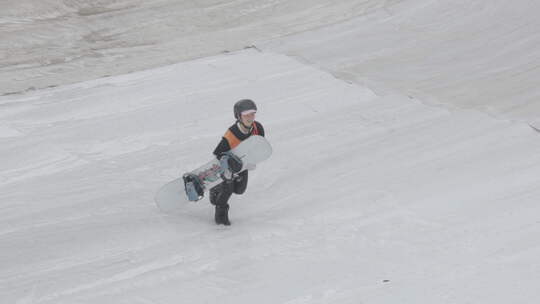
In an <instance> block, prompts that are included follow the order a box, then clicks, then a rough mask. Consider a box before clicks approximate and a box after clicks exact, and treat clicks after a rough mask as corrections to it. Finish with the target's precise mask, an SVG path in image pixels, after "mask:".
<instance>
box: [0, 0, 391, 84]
mask: <svg viewBox="0 0 540 304" xmlns="http://www.w3.org/2000/svg"><path fill="white" fill-rule="evenodd" d="M381 5H382V2H381V0H367V1H366V0H333V1H326V0H296V1H288V0H237V1H227V0H197V1H177V0H152V1H144V0H93V1H86V0H40V1H35V0H2V1H0V78H1V79H2V81H1V82H0V94H6V93H16V92H21V91H26V90H32V89H36V88H38V89H39V88H44V87H49V86H57V85H61V84H65V83H73V82H78V81H83V80H89V79H94V78H99V77H104V76H107V75H118V74H124V73H130V72H133V71H138V70H141V69H148V68H152V67H157V66H164V65H168V64H171V63H175V62H179V61H182V60H188V59H193V58H200V57H203V56H208V55H213V54H218V53H221V52H227V51H233V50H239V49H242V48H244V47H246V46H250V45H252V44H257V43H259V42H263V41H267V40H269V39H272V38H276V37H282V36H285V35H289V34H293V33H298V32H301V31H306V30H310V29H313V28H317V27H320V26H324V25H328V24H332V23H336V22H342V21H344V20H348V19H350V18H352V17H355V16H359V15H362V14H364V13H366V12H370V11H373V10H375V9H376V8H378V7H380V6H381Z"/></svg>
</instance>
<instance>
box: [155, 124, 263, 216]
mask: <svg viewBox="0 0 540 304" xmlns="http://www.w3.org/2000/svg"><path fill="white" fill-rule="evenodd" d="M270 155H272V146H270V143H269V142H268V141H267V140H266V138H264V137H262V136H259V135H252V136H250V137H248V138H247V139H245V140H244V141H242V142H241V143H240V144H239V145H238V146H236V147H235V148H234V149H232V150H231V151H230V152H229V155H228V156H227V157H224V158H222V160H218V159H217V158H214V159H212V160H210V161H209V162H207V163H206V164H204V165H202V166H200V167H198V168H197V169H195V170H192V171H189V172H186V173H184V174H183V175H182V176H181V177H179V178H177V179H174V180H172V181H170V182H168V183H167V184H165V185H163V186H162V187H161V188H160V189H159V190H158V191H157V192H156V195H155V197H154V200H155V202H156V204H157V205H158V207H159V209H161V210H162V211H165V212H167V211H172V210H175V209H177V208H179V207H181V206H182V204H184V203H187V202H190V201H193V202H196V201H199V200H201V199H202V198H203V197H204V194H205V193H207V192H208V190H209V189H210V188H212V187H213V186H215V185H217V184H219V183H221V182H222V181H223V179H224V178H230V177H231V175H232V172H231V170H230V168H228V164H227V158H229V157H234V158H236V159H239V160H241V164H242V167H241V168H240V169H237V172H236V174H237V173H239V172H242V171H244V170H248V169H250V168H253V167H254V166H255V165H257V164H258V163H260V162H262V161H264V160H266V159H268V158H269V157H270Z"/></svg>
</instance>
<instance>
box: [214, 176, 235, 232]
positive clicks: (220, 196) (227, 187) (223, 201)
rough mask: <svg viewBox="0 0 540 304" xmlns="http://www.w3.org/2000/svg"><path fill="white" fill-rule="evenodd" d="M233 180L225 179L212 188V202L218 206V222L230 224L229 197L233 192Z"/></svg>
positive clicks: (215, 218) (216, 214) (215, 217)
mask: <svg viewBox="0 0 540 304" xmlns="http://www.w3.org/2000/svg"><path fill="white" fill-rule="evenodd" d="M232 188H233V185H232V183H231V182H228V181H225V182H223V183H221V184H219V185H217V186H215V187H214V188H212V189H210V203H211V204H212V205H215V206H216V213H215V216H214V220H215V221H216V224H223V225H227V226H228V225H230V224H231V222H230V221H229V204H228V201H229V198H230V197H231V195H232V193H233V189H232Z"/></svg>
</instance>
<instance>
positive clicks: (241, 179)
mask: <svg viewBox="0 0 540 304" xmlns="http://www.w3.org/2000/svg"><path fill="white" fill-rule="evenodd" d="M247 182H248V171H247V170H245V171H242V172H240V173H239V174H238V175H237V176H236V177H234V178H233V179H232V180H226V181H224V182H222V183H221V184H219V185H217V186H215V187H213V188H212V189H210V203H212V204H213V205H216V206H227V205H228V201H229V198H230V197H231V195H232V194H233V193H235V194H242V193H244V192H245V191H246V188H247Z"/></svg>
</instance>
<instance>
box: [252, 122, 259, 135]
mask: <svg viewBox="0 0 540 304" xmlns="http://www.w3.org/2000/svg"><path fill="white" fill-rule="evenodd" d="M251 134H252V135H259V129H257V124H256V123H255V121H254V122H253V129H252V130H251Z"/></svg>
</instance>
